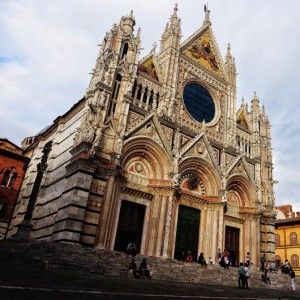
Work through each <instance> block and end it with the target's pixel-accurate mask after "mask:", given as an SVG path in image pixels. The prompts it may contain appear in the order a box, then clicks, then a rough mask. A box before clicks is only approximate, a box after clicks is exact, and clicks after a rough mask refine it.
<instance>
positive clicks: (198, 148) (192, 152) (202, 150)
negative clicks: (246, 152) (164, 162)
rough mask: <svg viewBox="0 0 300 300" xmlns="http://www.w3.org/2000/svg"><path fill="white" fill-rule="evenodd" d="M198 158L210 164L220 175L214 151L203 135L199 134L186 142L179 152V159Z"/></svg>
mask: <svg viewBox="0 0 300 300" xmlns="http://www.w3.org/2000/svg"><path fill="white" fill-rule="evenodd" d="M187 156H199V157H201V158H203V159H204V160H206V161H207V162H209V163H210V164H212V165H213V166H214V167H215V169H216V170H217V171H218V173H219V174H221V171H220V169H219V166H218V162H217V160H216V157H215V153H214V150H213V149H212V147H211V145H210V144H209V142H208V140H207V138H206V137H205V135H204V133H200V134H199V135H198V136H196V137H195V138H194V139H193V140H191V141H190V142H188V143H187V144H186V145H185V146H184V147H183V148H182V149H181V151H180V157H187Z"/></svg>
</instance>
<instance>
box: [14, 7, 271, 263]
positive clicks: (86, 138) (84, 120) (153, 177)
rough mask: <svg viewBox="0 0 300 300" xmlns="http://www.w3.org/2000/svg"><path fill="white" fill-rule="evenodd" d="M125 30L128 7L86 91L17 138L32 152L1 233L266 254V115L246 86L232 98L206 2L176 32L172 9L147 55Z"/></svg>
mask: <svg viewBox="0 0 300 300" xmlns="http://www.w3.org/2000/svg"><path fill="white" fill-rule="evenodd" d="M134 27H135V19H134V16H133V13H132V12H131V13H130V14H129V15H126V16H124V17H122V18H121V20H120V22H119V23H118V24H114V25H113V26H112V28H111V29H110V30H109V31H108V32H107V33H106V35H105V37H104V39H103V42H102V44H101V45H100V51H99V54H98V57H97V60H96V65H95V67H94V69H93V72H92V76H91V81H90V84H89V86H88V88H87V91H86V93H85V95H84V97H83V98H82V99H81V100H80V101H78V102H77V103H76V104H74V105H73V107H71V109H70V110H69V111H67V112H66V113H65V114H64V115H62V116H59V117H57V118H56V119H55V120H54V122H53V123H52V124H51V125H50V126H48V127H47V128H45V129H44V130H43V131H41V132H40V133H38V134H37V135H35V136H33V137H28V138H26V139H25V140H24V141H23V143H22V146H23V148H24V149H25V153H26V154H27V155H28V156H30V157H31V161H30V164H29V166H28V169H27V172H26V176H25V179H24V182H23V186H22V189H21V192H20V194H19V198H18V201H17V204H16V207H15V210H14V214H13V217H12V220H11V223H10V227H9V231H8V237H12V236H14V235H15V234H16V233H17V232H18V230H19V231H21V228H22V226H24V224H27V229H28V228H29V233H28V234H29V237H30V238H31V239H39V240H40V239H43V240H53V241H64V242H72V243H78V244H82V245H87V246H95V247H101V248H105V249H110V250H118V251H124V250H126V247H127V245H128V243H129V242H132V241H133V242H134V243H135V244H136V246H137V249H138V251H139V252H140V253H141V254H143V255H150V256H161V257H169V258H179V257H180V256H181V255H182V253H183V251H184V252H185V253H186V252H187V251H191V253H192V255H193V257H194V258H196V257H197V255H199V253H200V252H204V255H205V257H207V258H208V257H212V258H213V259H214V258H215V257H216V253H217V251H218V249H221V250H223V249H227V250H228V251H229V252H230V254H231V260H232V262H234V263H237V262H238V261H243V260H244V257H245V255H246V253H247V252H250V253H251V259H252V261H253V262H254V263H257V262H258V261H259V257H260V255H261V254H262V253H265V254H266V256H267V259H268V260H273V259H274V256H275V254H274V252H275V244H274V220H275V219H274V218H275V213H274V209H273V208H274V193H273V176H272V169H273V164H272V149H271V133H270V122H269V119H268V117H267V114H266V112H265V109H264V107H263V106H262V107H261V106H260V103H259V98H258V97H257V95H256V94H255V93H254V95H253V98H252V100H251V105H250V104H249V106H248V104H246V103H244V101H242V104H241V106H240V107H237V99H236V90H237V86H236V77H237V70H236V66H235V59H234V57H233V55H232V54H231V50H230V45H228V47H227V52H226V54H225V55H224V57H223V56H222V55H221V53H220V50H219V47H218V44H217V41H216V39H215V37H214V33H213V30H212V25H211V22H210V17H209V11H208V9H207V8H206V9H205V17H204V20H203V24H202V26H201V27H200V28H199V29H197V30H196V31H195V32H194V33H193V34H191V35H190V36H189V37H188V38H187V39H186V40H181V21H180V19H179V17H178V15H177V6H175V8H174V11H173V13H172V15H171V17H170V19H169V22H168V23H167V24H166V27H165V29H164V31H163V33H162V35H161V41H160V45H159V49H158V50H157V49H156V47H155V46H154V47H153V49H152V50H151V51H150V52H149V54H148V55H147V56H145V57H144V58H140V57H139V52H140V49H141V39H140V35H141V32H140V30H135V28H134ZM28 224H29V225H28ZM28 226H29V227H28ZM17 235H18V234H17Z"/></svg>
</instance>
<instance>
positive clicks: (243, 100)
mask: <svg viewBox="0 0 300 300" xmlns="http://www.w3.org/2000/svg"><path fill="white" fill-rule="evenodd" d="M244 106H245V99H244V97H242V103H241V107H244Z"/></svg>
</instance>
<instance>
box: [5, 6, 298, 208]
mask: <svg viewBox="0 0 300 300" xmlns="http://www.w3.org/2000/svg"><path fill="white" fill-rule="evenodd" d="M175 2H177V3H178V15H179V16H180V18H181V20H182V35H183V37H182V40H184V39H186V38H187V37H188V36H189V35H191V34H192V33H193V32H195V31H196V30H197V29H198V28H199V27H200V26H201V25H202V22H203V18H204V12H203V6H204V4H205V3H206V1H202V0H178V1H173V0H151V1H148V0H143V1H141V0H110V1H104V0H43V1H41V0H0V137H6V138H8V139H10V140H11V141H13V142H14V143H16V144H18V145H20V144H21V141H22V140H23V139H24V138H25V137H28V136H32V135H34V134H35V133H37V132H38V131H40V130H41V129H42V128H44V127H45V126H47V125H49V124H50V123H51V122H52V121H53V120H54V119H55V118H56V117H57V116H58V115H62V114H63V113H64V112H65V111H66V110H67V109H69V108H70V107H71V106H72V105H73V104H74V103H75V102H77V101H78V100H79V99H81V98H82V97H83V96H84V93H85V90H86V88H87V86H88V83H89V80H90V74H89V73H90V72H91V69H92V68H93V67H94V64H95V60H96V57H97V52H98V46H97V45H99V44H100V43H101V42H102V39H103V37H104V35H105V33H106V31H108V30H109V29H110V28H111V26H112V24H113V23H117V22H119V20H120V17H121V16H122V15H126V14H128V13H129V12H130V10H131V9H133V11H134V15H135V19H136V30H137V28H138V27H141V30H142V47H143V50H142V53H141V57H142V56H143V55H145V54H147V53H148V51H150V49H151V48H152V45H153V44H154V42H158V44H159V40H160V36H161V34H162V32H163V29H164V27H165V24H166V23H167V21H168V20H169V17H170V15H171V13H172V11H173V7H174V4H175ZM208 5H209V9H210V11H211V17H210V18H211V22H212V27H213V30H214V34H215V36H216V39H217V41H218V43H219V48H220V50H221V52H222V53H223V55H225V52H226V47H227V43H228V42H230V44H231V49H232V53H233V55H234V56H235V59H236V65H237V70H238V83H237V84H238V87H237V88H238V92H237V95H238V96H237V98H238V103H240V99H241V98H242V97H244V98H245V101H246V102H248V103H250V101H251V98H252V95H253V92H254V91H256V92H257V95H258V97H259V98H260V103H261V105H265V107H266V111H267V113H268V115H269V118H270V121H271V124H272V146H273V162H274V180H277V181H279V183H278V184H276V185H275V193H276V204H277V205H281V204H288V203H290V204H293V206H294V209H296V210H298V211H300V159H299V158H298V154H299V146H300V138H299V137H300V134H299V132H300V122H299V121H300V108H299V103H298V102H300V84H299V82H300V75H299V69H300V60H299V59H298V57H299V54H300V26H299V22H300V1H298V0H289V1H286V0H264V1H261V0H251V1H248V0H210V1H209V3H208Z"/></svg>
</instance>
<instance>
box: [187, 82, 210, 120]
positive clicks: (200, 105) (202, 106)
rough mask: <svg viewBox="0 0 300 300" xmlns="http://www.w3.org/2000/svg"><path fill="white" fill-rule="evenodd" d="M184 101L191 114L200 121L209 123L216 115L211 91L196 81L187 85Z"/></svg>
mask: <svg viewBox="0 0 300 300" xmlns="http://www.w3.org/2000/svg"><path fill="white" fill-rule="evenodd" d="M183 101H184V104H185V107H186V109H187V110H188V112H189V113H190V115H191V116H192V117H193V118H194V119H195V120H197V121H198V122H203V121H205V123H209V122H210V121H212V119H213V118H214V116H215V104H214V101H213V99H212V97H211V95H210V94H209V92H208V91H207V90H206V89H205V88H204V87H203V86H201V85H200V84H197V83H195V82H193V83H189V84H187V85H186V86H185V88H184V91H183Z"/></svg>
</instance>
